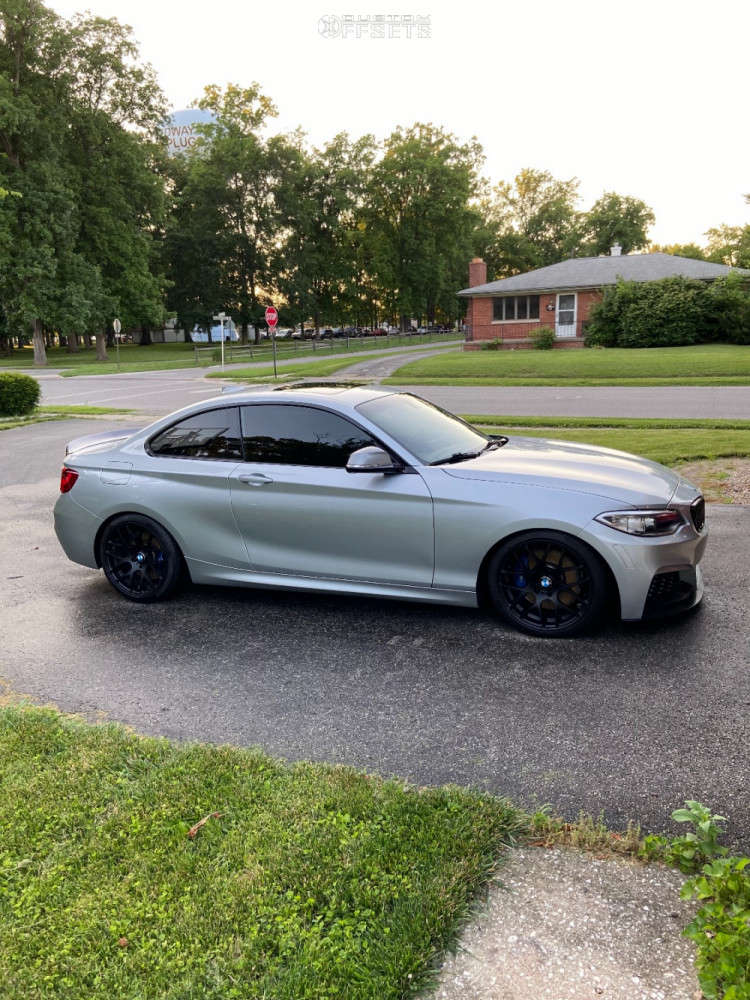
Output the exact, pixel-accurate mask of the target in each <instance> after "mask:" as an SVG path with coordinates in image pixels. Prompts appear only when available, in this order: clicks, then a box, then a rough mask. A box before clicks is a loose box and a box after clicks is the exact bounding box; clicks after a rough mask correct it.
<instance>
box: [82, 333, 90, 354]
mask: <svg viewBox="0 0 750 1000" xmlns="http://www.w3.org/2000/svg"><path fill="white" fill-rule="evenodd" d="M83 346H84V347H85V348H86V350H87V351H90V350H91V334H90V333H84V335H83Z"/></svg>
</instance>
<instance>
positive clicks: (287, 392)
mask: <svg viewBox="0 0 750 1000" xmlns="http://www.w3.org/2000/svg"><path fill="white" fill-rule="evenodd" d="M393 395H395V392H394V390H383V389H370V388H369V387H368V386H359V385H358V386H350V385H335V384H333V385H280V386H274V387H273V388H272V389H267V388H263V389H257V388H255V389H252V388H248V389H238V390H234V389H230V390H229V391H228V392H224V393H222V395H221V396H213V397H211V398H210V399H204V400H203V405H218V404H222V405H224V406H227V405H230V404H237V403H308V404H309V403H318V404H325V403H331V402H334V401H335V403H336V404H337V406H344V407H351V408H352V409H353V408H354V407H355V406H359V404H360V403H367V402H369V401H370V400H371V399H378V398H383V397H385V396H393ZM196 408H197V404H196Z"/></svg>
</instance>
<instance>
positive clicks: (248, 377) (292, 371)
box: [206, 351, 383, 382]
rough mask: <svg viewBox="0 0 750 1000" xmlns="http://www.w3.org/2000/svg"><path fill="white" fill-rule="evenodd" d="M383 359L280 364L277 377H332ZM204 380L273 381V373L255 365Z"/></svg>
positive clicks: (365, 357) (378, 354)
mask: <svg viewBox="0 0 750 1000" xmlns="http://www.w3.org/2000/svg"><path fill="white" fill-rule="evenodd" d="M379 357H383V353H382V352H379V351H375V352H374V353H372V354H361V355H359V357H357V358H352V357H346V358H341V357H336V358H326V359H325V360H324V361H310V362H309V363H308V364H304V365H295V364H294V363H293V362H292V363H291V364H280V365H279V366H278V371H279V377H280V378H285V379H287V378H304V377H306V376H308V375H309V376H312V377H316V376H319V375H333V374H334V373H335V372H338V371H341V370H342V369H344V368H349V367H350V366H351V365H357V364H359V363H360V361H367V360H368V359H369V358H379ZM206 378H229V379H236V380H237V381H240V382H243V381H253V382H258V381H269V380H270V381H273V371H271V373H270V374H269V371H268V368H267V367H266V366H265V365H264V366H263V367H260V366H259V365H256V366H254V367H250V368H235V369H233V370H232V371H230V372H209V374H208V375H206Z"/></svg>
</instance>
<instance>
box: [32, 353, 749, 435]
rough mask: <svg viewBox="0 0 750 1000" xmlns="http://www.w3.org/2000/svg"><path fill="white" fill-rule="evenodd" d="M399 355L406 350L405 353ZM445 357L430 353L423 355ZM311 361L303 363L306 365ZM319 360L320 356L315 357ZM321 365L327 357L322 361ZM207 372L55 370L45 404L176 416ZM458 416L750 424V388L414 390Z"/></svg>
mask: <svg viewBox="0 0 750 1000" xmlns="http://www.w3.org/2000/svg"><path fill="white" fill-rule="evenodd" d="M398 350H400V351H402V352H403V349H402V348H399V349H398ZM431 353H437V351H436V350H435V349H434V348H433V350H429V349H424V350H421V351H419V356H420V357H423V356H425V354H431ZM411 357H412V354H404V353H402V354H401V356H400V357H398V358H392V357H386V358H377V359H372V360H370V361H369V362H359V363H353V365H352V368H349V369H346V370H345V371H342V372H339V373H338V374H337V375H336V377H337V378H346V377H347V375H351V376H354V375H356V376H357V377H359V378H361V377H367V378H374V379H378V378H385V377H387V376H388V375H389V374H390V373H391V372H392V371H393V370H394V369H395V368H397V367H398V366H399V365H401V364H403V363H404V362H405V361H406V360H409V359H411ZM303 360H304V359H302V358H301V359H300V364H302V362H303ZM310 360H313V359H310ZM314 360H319V359H318V358H315V359H314ZM206 371H207V369H205V368H201V369H195V370H193V369H189V370H186V369H183V370H181V371H172V372H150V373H146V372H140V373H134V374H123V375H88V376H80V377H78V378H61V377H60V376H59V375H56V374H54V373H45V374H43V375H38V374H37V376H36V377H37V378H39V381H40V383H41V386H42V401H43V402H44V403H45V404H56V403H57V404H73V403H77V404H84V403H85V404H89V405H98V406H106V405H111V406H121V407H125V408H133V409H138V410H143V411H145V412H147V413H157V414H161V413H169V412H171V411H172V410H176V409H178V408H179V407H181V406H187V405H188V404H189V403H194V402H197V401H198V400H201V399H208V398H209V397H210V396H214V395H216V394H217V393H218V392H220V391H221V385H220V384H217V382H216V381H215V380H213V379H206V378H204V375H205V373H206ZM405 388H407V389H409V391H412V392H416V393H417V394H419V395H421V396H424V398H425V399H429V400H431V401H432V402H435V403H437V404H438V405H439V406H444V407H446V408H447V409H449V410H453V411H455V412H456V413H503V414H508V415H511V414H513V415H518V416H529V415H540V416H545V415H546V416H592V417H597V416H601V417H614V416H621V417H667V418H668V417H698V418H700V417H713V418H720V417H721V418H729V419H735V420H736V419H750V386H720V387H711V386H664V387H641V388H637V387H620V386H598V387H585V386H575V387H573V386H571V387H563V386H515V387H505V386H419V385H416V386H406V387H405Z"/></svg>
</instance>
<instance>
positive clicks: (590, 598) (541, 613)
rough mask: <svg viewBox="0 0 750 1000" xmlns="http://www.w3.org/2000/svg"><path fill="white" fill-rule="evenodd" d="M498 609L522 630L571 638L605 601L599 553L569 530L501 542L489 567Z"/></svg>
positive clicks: (528, 534) (534, 533) (587, 624)
mask: <svg viewBox="0 0 750 1000" xmlns="http://www.w3.org/2000/svg"><path fill="white" fill-rule="evenodd" d="M487 583H488V586H489V592H490V597H491V598H492V603H493V605H494V607H495V610H496V611H498V612H499V613H500V614H501V615H502V616H503V617H504V618H505V619H506V620H507V621H508V622H510V623H511V624H512V625H515V626H516V628H518V629H520V630H521V631H522V632H528V633H529V634H530V635H539V636H548V637H552V638H567V637H569V636H574V635H580V634H581V633H582V632H587V631H589V630H591V629H592V628H593V627H594V626H595V625H596V624H597V623H598V622H599V621H600V619H601V617H602V614H603V612H604V608H605V605H606V601H607V576H606V573H605V570H604V567H603V566H602V563H601V561H600V560H599V558H598V556H596V555H595V553H593V552H592V551H591V550H590V549H589V548H588V546H586V545H584V544H583V543H582V542H579V541H578V540H577V539H575V538H573V537H572V536H570V535H565V534H562V533H561V532H557V531H528V532H524V533H523V534H521V535H516V536H515V537H514V538H511V539H509V540H508V541H507V542H505V543H504V544H503V545H501V546H500V547H499V548H498V549H497V550H496V551H495V552H494V553H493V555H492V557H491V559H490V561H489V565H488V568H487Z"/></svg>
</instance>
